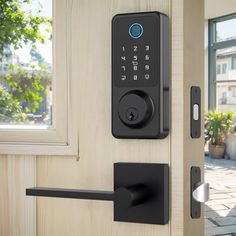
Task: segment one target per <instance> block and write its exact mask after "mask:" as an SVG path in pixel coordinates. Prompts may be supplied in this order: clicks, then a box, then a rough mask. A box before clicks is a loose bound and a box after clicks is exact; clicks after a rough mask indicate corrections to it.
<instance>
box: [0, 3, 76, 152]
mask: <svg viewBox="0 0 236 236" xmlns="http://www.w3.org/2000/svg"><path fill="white" fill-rule="evenodd" d="M68 2H69V1H68V0H65V1H55V0H54V1H53V0H27V1H25V0H13V1H2V2H1V3H0V18H1V24H0V31H1V34H0V97H1V98H0V152H1V153H6V154H7V153H16V154H18V153H23V154H27V153H30V154H59V155H60V154H61V155H65V154H76V153H77V150H76V149H77V148H76V144H75V143H76V140H77V138H76V128H75V122H74V121H73V120H74V119H73V120H72V117H73V112H74V111H73V107H74V103H73V102H74V101H72V99H71V98H72V97H73V95H72V93H73V91H72V88H73V89H74V88H75V86H74V84H73V81H72V78H70V77H69V74H70V73H69V69H68V68H69V66H70V65H69V64H68V62H69V61H70V60H69V59H68V56H69V55H70V51H69V49H70V45H69V43H68V42H69V40H68V38H69V37H71V36H70V31H68V27H69V25H67V22H69V21H68V18H69V11H67V10H66V9H67V8H69V7H71V6H70V4H69V3H68ZM13 23H14V24H13ZM72 84H73V85H72ZM69 104H70V106H69ZM72 127H73V128H72Z"/></svg>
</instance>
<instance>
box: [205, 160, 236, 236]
mask: <svg viewBox="0 0 236 236" xmlns="http://www.w3.org/2000/svg"><path fill="white" fill-rule="evenodd" d="M205 182H207V183H209V184H210V187H211V191H210V201H209V202H207V203H206V208H205V217H206V219H205V235H206V236H213V235H231V236H232V235H234V236H236V161H230V160H223V159H222V160H214V159H211V158H209V157H206V159H205Z"/></svg>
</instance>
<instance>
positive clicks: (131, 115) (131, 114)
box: [129, 112, 134, 121]
mask: <svg viewBox="0 0 236 236" xmlns="http://www.w3.org/2000/svg"><path fill="white" fill-rule="evenodd" d="M133 119H134V113H133V112H131V113H130V115H129V120H130V121H132V120H133Z"/></svg>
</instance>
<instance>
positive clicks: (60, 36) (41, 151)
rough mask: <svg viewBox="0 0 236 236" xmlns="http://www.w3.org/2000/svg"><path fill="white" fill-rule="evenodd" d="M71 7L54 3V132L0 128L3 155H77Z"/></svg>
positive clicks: (68, 2) (60, 0) (65, 2)
mask: <svg viewBox="0 0 236 236" xmlns="http://www.w3.org/2000/svg"><path fill="white" fill-rule="evenodd" d="M70 5H71V0H53V80H52V87H53V114H52V117H53V128H51V129H42V128H37V127H32V126H31V127H29V126H28V127H27V126H21V127H19V126H5V127H3V126H0V153H1V154H33V155H77V154H78V137H77V136H78V132H77V119H76V117H78V116H77V112H76V110H77V109H76V104H75V102H76V100H75V94H76V84H75V82H76V81H75V80H74V79H73V77H72V73H71V69H72V68H71V56H72V52H71V25H70V24H71V20H70V17H71V14H70V9H71V8H70Z"/></svg>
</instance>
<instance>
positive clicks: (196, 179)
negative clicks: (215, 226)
mask: <svg viewBox="0 0 236 236" xmlns="http://www.w3.org/2000/svg"><path fill="white" fill-rule="evenodd" d="M199 183H201V169H200V167H197V166H193V167H192V168H191V186H190V187H191V188H190V189H191V191H190V192H191V198H190V199H191V217H192V219H198V218H200V217H201V203H200V202H197V201H196V200H195V199H194V198H193V191H194V190H195V189H196V188H197V187H198V184H199Z"/></svg>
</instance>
